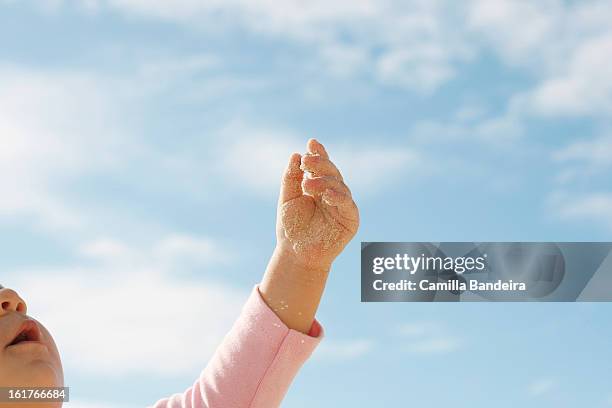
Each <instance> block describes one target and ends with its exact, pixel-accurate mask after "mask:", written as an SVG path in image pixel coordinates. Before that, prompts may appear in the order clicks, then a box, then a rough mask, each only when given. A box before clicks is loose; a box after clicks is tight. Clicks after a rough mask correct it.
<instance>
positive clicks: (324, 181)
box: [302, 176, 351, 197]
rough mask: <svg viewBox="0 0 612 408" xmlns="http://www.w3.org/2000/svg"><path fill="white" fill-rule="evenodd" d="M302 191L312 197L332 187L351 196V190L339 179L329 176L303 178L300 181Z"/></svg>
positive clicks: (318, 195)
mask: <svg viewBox="0 0 612 408" xmlns="http://www.w3.org/2000/svg"><path fill="white" fill-rule="evenodd" d="M302 188H303V189H304V192H305V193H306V194H308V195H311V196H313V197H320V196H321V195H322V194H323V192H324V191H325V190H327V189H333V190H335V191H338V192H340V193H343V194H346V195H348V196H349V197H350V196H351V191H350V190H349V188H348V187H347V186H346V184H344V183H343V182H342V181H341V180H338V179H337V178H335V177H331V176H322V177H314V178H305V179H304V180H303V181H302Z"/></svg>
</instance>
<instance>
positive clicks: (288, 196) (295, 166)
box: [279, 153, 304, 203]
mask: <svg viewBox="0 0 612 408" xmlns="http://www.w3.org/2000/svg"><path fill="white" fill-rule="evenodd" d="M301 160H302V156H301V155H300V154H299V153H293V154H292V155H291V156H289V163H288V164H287V168H286V169H285V172H284V173H283V180H282V184H281V191H280V196H279V201H280V202H281V203H286V202H287V201H289V200H293V199H294V198H298V197H301V196H302V178H303V177H304V172H303V171H302V169H300V163H301Z"/></svg>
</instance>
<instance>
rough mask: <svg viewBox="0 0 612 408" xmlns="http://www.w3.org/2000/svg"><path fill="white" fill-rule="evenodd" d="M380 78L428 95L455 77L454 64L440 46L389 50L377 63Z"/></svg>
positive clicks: (432, 45) (431, 45)
mask: <svg viewBox="0 0 612 408" xmlns="http://www.w3.org/2000/svg"><path fill="white" fill-rule="evenodd" d="M376 68H377V73H378V76H379V78H380V79H381V80H382V81H383V82H386V83H390V84H397V85H401V86H403V87H406V88H414V89H417V90H420V91H422V92H425V93H428V92H431V91H432V90H435V89H436V88H438V87H439V86H440V85H441V84H443V83H444V82H446V81H448V80H449V79H450V78H452V77H453V76H454V75H455V69H454V68H453V63H452V62H451V61H450V58H449V56H448V53H447V51H446V50H444V49H443V48H441V44H430V45H428V46H416V47H415V46H410V47H406V48H404V49H397V50H389V51H387V52H385V53H383V55H382V56H381V58H380V59H379V60H378V62H377V67H376Z"/></svg>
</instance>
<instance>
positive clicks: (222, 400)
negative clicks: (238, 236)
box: [154, 286, 323, 408]
mask: <svg viewBox="0 0 612 408" xmlns="http://www.w3.org/2000/svg"><path fill="white" fill-rule="evenodd" d="M322 337H323V328H322V327H321V325H320V324H319V323H318V322H317V321H316V320H315V321H314V322H313V324H312V327H311V329H310V332H309V333H308V335H305V334H303V333H300V332H298V331H296V330H293V329H289V328H288V327H287V326H286V325H285V324H284V323H283V322H282V321H281V320H280V319H279V318H278V316H277V315H276V314H275V313H274V312H273V311H272V310H271V309H270V308H269V307H268V305H267V304H266V303H265V302H264V300H263V299H262V297H261V294H260V293H259V289H258V286H255V287H254V288H253V291H252V292H251V295H250V297H249V299H248V300H247V302H246V304H245V305H244V307H243V308H242V313H241V314H240V317H239V318H238V320H237V321H236V322H235V323H234V326H233V327H232V329H231V330H230V332H229V333H228V334H227V335H226V336H225V338H224V339H223V342H222V343H221V345H220V346H219V347H218V348H217V351H216V352H215V354H214V356H213V357H212V359H211V360H210V362H209V363H208V366H206V368H205V369H204V371H203V372H202V374H201V375H200V378H199V379H198V380H197V381H196V382H195V384H193V386H191V387H190V388H189V389H187V390H186V391H185V392H184V393H182V394H175V395H172V396H171V397H168V398H164V399H162V400H160V401H158V402H157V403H156V404H155V405H154V408H273V407H278V406H279V405H280V403H281V401H282V399H283V397H284V396H285V394H286V393H287V389H288V388H289V385H291V381H293V378H294V377H295V375H296V374H297V372H298V370H299V369H300V367H301V366H302V364H304V362H305V361H306V359H308V357H310V355H311V354H312V352H313V350H314V349H315V347H316V346H317V345H318V344H319V342H320V341H321V339H322Z"/></svg>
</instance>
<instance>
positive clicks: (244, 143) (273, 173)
mask: <svg viewBox="0 0 612 408" xmlns="http://www.w3.org/2000/svg"><path fill="white" fill-rule="evenodd" d="M220 134H221V139H224V140H226V143H225V145H224V146H223V148H222V149H221V153H220V159H219V160H218V161H217V164H216V165H217V168H218V171H219V172H222V173H224V174H228V175H229V176H230V177H231V178H232V179H233V181H234V183H236V184H238V185H240V186H245V187H247V188H249V189H250V190H251V191H253V192H255V193H256V194H259V195H262V196H266V197H270V196H273V197H276V194H278V190H279V187H280V180H281V176H282V172H283V170H284V168H285V166H286V165H287V160H288V158H289V155H290V154H291V153H292V152H301V153H303V152H304V151H305V149H306V146H305V143H306V140H307V137H300V136H299V135H297V133H295V132H293V131H284V130H277V129H264V128H260V127H257V126H250V125H246V124H242V123H234V124H232V125H231V126H229V127H227V128H225V129H223V130H222V131H221V133H220ZM320 141H321V142H322V143H323V144H325V145H326V148H327V150H328V152H329V154H330V157H331V159H332V160H333V161H334V163H336V165H337V166H338V168H339V169H340V171H341V172H342V174H343V177H344V178H345V180H346V182H347V184H348V186H349V187H350V188H351V190H352V191H354V192H356V193H358V194H363V195H367V194H370V193H372V192H374V191H377V190H378V189H380V188H382V187H383V186H387V185H389V184H391V183H392V182H393V180H396V179H397V178H399V177H401V176H405V175H406V174H407V173H408V172H409V171H410V170H412V171H414V173H418V174H419V175H422V174H426V173H427V166H426V162H425V161H424V160H423V158H422V156H421V154H420V153H419V152H417V151H416V150H413V149H408V148H404V147H391V146H384V147H382V146H376V145H371V144H369V143H364V144H359V143H339V144H338V143H329V144H328V143H326V141H325V140H324V139H320Z"/></svg>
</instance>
